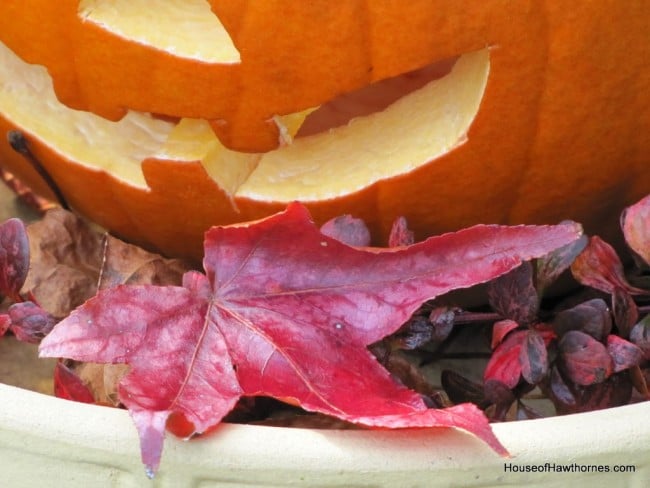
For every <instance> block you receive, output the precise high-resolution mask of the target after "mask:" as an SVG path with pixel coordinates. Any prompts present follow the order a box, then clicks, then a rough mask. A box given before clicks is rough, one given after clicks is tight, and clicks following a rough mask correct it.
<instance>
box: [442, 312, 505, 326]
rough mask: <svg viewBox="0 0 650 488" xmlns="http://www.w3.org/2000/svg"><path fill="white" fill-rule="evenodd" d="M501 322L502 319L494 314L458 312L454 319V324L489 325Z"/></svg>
mask: <svg viewBox="0 0 650 488" xmlns="http://www.w3.org/2000/svg"><path fill="white" fill-rule="evenodd" d="M499 320H503V317H502V316H501V315H499V314H498V313H494V312H460V313H459V314H457V315H456V317H454V324H455V325H460V324H476V323H489V322H497V321H499Z"/></svg>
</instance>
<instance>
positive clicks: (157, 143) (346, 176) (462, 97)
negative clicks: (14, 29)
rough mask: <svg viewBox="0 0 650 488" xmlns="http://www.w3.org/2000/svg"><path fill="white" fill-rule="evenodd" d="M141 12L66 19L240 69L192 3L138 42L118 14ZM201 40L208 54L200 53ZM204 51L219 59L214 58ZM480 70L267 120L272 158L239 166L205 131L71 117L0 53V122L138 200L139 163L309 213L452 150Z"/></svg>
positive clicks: (182, 124) (451, 71)
mask: <svg viewBox="0 0 650 488" xmlns="http://www.w3.org/2000/svg"><path fill="white" fill-rule="evenodd" d="M146 1H147V0H111V1H106V0H82V1H80V3H79V8H78V15H79V16H80V17H81V18H83V19H84V20H85V21H89V22H93V23H96V24H97V25H100V26H101V25H110V26H111V29H112V30H113V31H114V32H119V34H120V35H122V36H124V37H127V38H130V39H132V40H133V41H135V42H138V43H143V44H148V45H150V46H154V47H156V48H159V49H163V50H167V51H169V52H171V53H172V54H173V55H176V56H182V57H188V58H192V59H197V60H200V61H202V62H205V63H222V64H224V63H225V64H228V63H231V64H236V63H238V62H240V58H239V55H240V53H239V52H238V51H237V49H236V48H235V47H234V44H233V43H232V41H231V39H230V38H229V36H228V34H227V32H226V31H225V29H224V28H223V27H222V26H221V25H220V24H219V21H218V19H217V18H216V17H215V16H214V15H210V12H209V8H210V7H209V5H208V4H207V3H206V2H205V1H203V0H183V1H178V0H170V1H169V2H166V3H165V7H164V8H165V9H168V10H167V11H165V12H160V11H156V15H155V16H153V15H152V16H151V17H152V18H151V20H152V21H155V22H157V23H159V24H160V25H158V24H157V27H156V28H154V29H152V28H148V29H147V30H146V32H147V36H148V37H142V36H140V34H139V32H140V31H142V29H139V30H138V28H137V26H138V25H141V17H138V16H129V15H125V14H124V12H126V11H128V10H129V9H135V10H138V11H139V12H142V11H145V12H146ZM181 11H182V15H181V14H180V13H179V12H181ZM118 13H119V15H118ZM179 18H183V19H184V20H183V22H181V23H179V22H178V19H179ZM129 19H130V20H129ZM133 19H138V22H136V21H135V20H133ZM206 22H207V24H206ZM196 32H201V41H200V42H199V41H197V40H196V39H194V40H192V39H193V37H192V36H193V35H194V33H196ZM205 36H208V37H209V38H211V39H212V41H213V42H205V39H206V37H205ZM204 46H208V47H204ZM214 46H219V48H218V49H217V50H216V51H214ZM98 62H101V60H99V61H98ZM489 68H490V61H489V51H488V49H483V50H480V51H475V52H471V53H466V54H462V55H460V56H458V57H456V58H453V59H447V60H442V61H439V62H436V63H433V64H431V65H429V66H426V67H423V68H420V69H418V70H416V71H412V72H409V73H404V74H402V75H400V76H397V77H394V78H391V79H386V80H382V81H379V82H377V83H374V84H372V85H370V86H367V87H365V88H363V89H360V90H357V91H355V92H352V93H347V94H343V95H341V96H339V97H338V98H336V99H334V100H332V101H330V102H328V103H325V104H323V105H322V106H321V107H314V108H311V109H307V110H305V111H303V112H300V113H296V114H279V115H277V116H276V117H274V118H273V121H274V122H275V123H276V124H277V125H278V127H279V128H280V133H281V137H282V143H283V144H282V145H281V147H279V148H278V149H275V150H273V151H270V152H267V153H258V154H250V153H240V152H236V151H233V150H230V149H228V148H226V147H224V146H223V145H222V144H221V143H220V141H219V140H218V139H217V138H216V136H215V135H214V133H213V131H212V128H211V126H210V123H209V122H208V121H206V120H201V119H181V120H174V119H169V118H166V119H165V118H160V117H156V116H152V115H151V114H146V113H138V112H134V111H131V112H128V113H127V115H126V116H125V117H124V118H122V119H121V120H119V121H117V122H112V121H108V120H105V119H103V118H101V117H98V116H96V115H93V114H91V113H87V112H81V111H75V110H72V109H70V108H68V107H66V106H64V105H63V104H61V103H60V102H59V101H58V100H57V98H56V96H55V94H54V91H53V89H52V81H51V79H50V77H49V75H48V73H47V71H46V70H45V68H43V67H41V66H36V65H29V64H27V63H25V62H23V61H22V60H21V59H19V58H18V57H17V56H16V55H15V54H14V53H13V52H12V51H11V50H9V49H8V48H7V47H5V46H4V44H0V112H1V113H2V114H3V116H4V117H5V118H6V119H7V120H8V121H10V123H11V124H12V125H14V126H16V127H18V128H21V129H22V130H25V131H27V132H29V133H30V135H31V136H32V137H35V138H38V139H39V140H40V141H41V142H42V143H43V144H46V145H48V146H50V147H51V148H52V149H54V150H55V151H56V152H57V153H59V154H61V155H63V156H64V157H66V158H67V159H68V160H70V161H74V162H76V163H78V164H80V165H83V166H85V167H88V168H93V169H97V170H104V171H107V172H109V173H111V175H112V176H113V177H115V178H117V179H119V180H122V181H124V182H125V183H127V184H129V185H131V186H137V187H142V188H147V183H146V181H145V178H144V175H143V173H142V169H141V164H142V161H143V160H164V161H175V162H179V163H186V162H196V161H200V162H201V163H202V165H203V167H204V168H205V170H206V172H207V173H208V174H209V175H210V176H211V177H212V179H214V180H215V182H216V183H217V184H218V185H219V186H220V187H221V188H222V189H223V190H224V191H225V192H226V193H228V194H229V195H231V196H232V197H233V198H238V197H243V198H249V199H253V200H261V201H270V202H288V201H293V200H301V201H305V202H309V201H318V200H323V199H330V198H336V197H339V196H343V195H347V194H352V193H354V192H357V191H360V190H362V189H363V188H366V187H368V186H370V185H372V184H373V183H375V182H378V181H381V180H385V179H388V178H392V177H395V176H398V175H402V174H405V173H408V172H410V171H412V170H414V169H416V168H418V167H419V166H422V165H424V164H427V163H429V162H430V161H432V160H434V159H436V158H438V157H440V156H442V155H444V154H446V153H448V152H450V151H452V150H453V149H454V148H455V147H457V146H459V145H461V144H462V143H463V142H464V141H465V140H466V138H467V134H468V131H469V128H470V126H471V124H472V121H473V120H474V118H475V116H476V114H477V113H478V110H479V107H480V104H481V100H482V97H483V94H484V91H485V88H486V85H487V80H488V74H489ZM64 191H65V190H64Z"/></svg>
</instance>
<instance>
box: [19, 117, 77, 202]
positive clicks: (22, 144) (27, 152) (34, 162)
mask: <svg viewBox="0 0 650 488" xmlns="http://www.w3.org/2000/svg"><path fill="white" fill-rule="evenodd" d="M7 140H8V141H9V144H10V145H11V148H12V149H13V150H14V151H16V152H17V153H18V154H20V155H21V156H22V157H24V158H25V159H26V160H27V162H28V163H29V164H30V165H31V167H32V168H34V170H35V171H36V172H37V173H38V175H39V176H40V177H41V178H42V179H43V181H45V184H46V185H47V186H48V187H49V188H50V190H52V193H54V196H55V197H56V199H57V201H58V202H59V204H60V205H61V207H63V208H64V209H66V210H70V206H69V205H68V202H67V200H66V199H65V197H64V196H63V192H62V191H61V189H60V188H59V185H57V184H56V182H55V181H54V179H53V178H52V175H50V173H48V171H47V170H46V169H45V168H44V167H43V165H42V164H41V162H40V161H39V160H38V158H37V157H36V156H35V155H34V153H33V152H32V151H31V149H30V148H29V144H27V139H26V138H25V135H24V134H23V133H22V132H20V131H18V130H10V131H9V132H7Z"/></svg>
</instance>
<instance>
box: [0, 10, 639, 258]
mask: <svg viewBox="0 0 650 488" xmlns="http://www.w3.org/2000/svg"><path fill="white" fill-rule="evenodd" d="M649 17H650V8H649V7H648V5H647V3H646V2H643V1H631V2H619V1H616V0H601V1H598V2H595V1H592V2H573V3H571V4H570V5H569V4H566V2H553V1H510V0H507V1H506V0H497V1H493V2H462V1H442V0H441V1H431V0H419V1H418V0H413V1H410V2H403V1H401V0H366V1H352V0H351V1H349V2H338V3H336V5H334V4H333V3H332V2H329V1H327V0H314V1H310V2H287V1H286V0H265V1H264V2H256V1H252V0H251V1H246V0H209V1H206V0H159V1H154V0H61V1H58V2H52V1H49V0H28V1H22V2H18V1H14V0H3V2H2V3H1V4H0V131H3V132H6V131H9V130H16V129H17V130H20V131H22V132H23V133H24V134H25V136H26V138H27V140H28V141H29V144H30V148H31V150H32V152H33V153H34V155H35V156H36V157H37V158H38V159H39V161H40V162H41V164H42V165H43V166H44V168H45V169H46V171H47V172H48V173H49V174H50V175H51V177H52V179H53V180H54V181H56V183H57V185H58V186H59V187H60V189H61V191H62V193H63V194H64V195H65V197H66V199H67V200H68V202H69V203H70V204H71V206H72V207H74V208H75V209H77V210H78V211H79V212H80V213H82V214H84V215H86V216H87V217H89V218H90V219H92V220H94V221H96V222H98V223H99V224H101V225H103V226H104V227H106V228H108V229H110V230H112V231H113V232H115V233H116V234H118V235H121V236H122V237H125V238H127V239H129V240H131V241H133V242H136V243H139V244H141V245H146V246H147V247H152V248H157V249H158V250H161V251H163V252H165V253H167V254H173V255H178V256H190V257H199V256H200V255H201V244H202V235H203V232H204V231H205V230H206V229H207V228H208V227H210V226H211V225H215V224H228V223H233V222H238V221H244V220H251V219H256V218H260V217H263V216H266V215H269V214H271V213H273V212H276V211H278V210H280V209H282V208H283V207H284V206H285V205H286V204H287V203H289V202H291V201H294V200H299V201H301V202H303V203H305V204H306V205H307V206H308V207H309V208H310V210H311V212H312V214H313V215H314V217H315V219H316V220H317V221H324V220H325V219H328V218H330V217H332V216H335V215H340V214H343V213H352V214H354V215H356V216H358V217H361V218H363V219H364V220H365V221H366V222H367V223H368V224H369V225H370V227H371V230H373V231H374V232H375V233H376V234H377V235H383V236H385V235H386V234H387V233H388V231H389V229H390V226H391V223H392V222H393V220H394V219H395V218H396V217H398V216H400V215H404V216H406V217H407V219H408V221H409V225H410V226H411V228H412V229H413V230H414V231H415V232H416V235H417V236H418V237H424V235H428V234H432V233H437V232H442V231H447V230H452V229H457V228H460V227H464V226H468V225H471V224H474V223H478V222H483V223H493V222H494V223H497V222H498V223H555V222H557V221H559V220H562V219H565V218H572V219H575V220H578V221H581V222H583V223H584V224H585V227H586V229H587V231H588V232H601V233H603V234H604V236H605V237H609V236H610V235H611V233H610V231H611V230H612V229H613V228H614V224H615V223H616V216H617V215H618V213H619V212H620V210H621V209H622V207H623V206H624V205H626V204H628V203H630V202H632V201H634V200H636V199H638V198H640V197H641V196H643V195H644V194H646V193H648V192H650V165H649V164H648V163H649V161H648V159H649V158H648V154H650V135H649V134H650V130H649V129H650V111H649V110H648V107H649V106H650V70H648V68H647V63H648V59H650V43H648V42H647V34H648V33H647V25H648V19H649ZM0 164H2V165H4V166H6V167H7V168H9V170H10V171H12V172H14V173H16V174H17V175H18V176H19V177H20V178H22V179H24V180H25V181H26V182H28V183H29V184H30V185H31V186H32V187H34V188H35V189H36V190H37V191H39V192H42V193H44V194H49V195H51V193H50V192H49V189H48V188H47V186H46V185H45V184H44V182H43V181H42V179H41V178H40V177H39V176H38V174H37V173H36V172H35V171H34V170H33V169H32V168H31V167H30V166H29V165H28V164H27V163H26V162H25V161H24V159H23V158H22V157H21V156H20V155H18V154H16V153H15V152H14V151H12V150H11V149H10V147H9V144H7V143H5V142H2V143H0Z"/></svg>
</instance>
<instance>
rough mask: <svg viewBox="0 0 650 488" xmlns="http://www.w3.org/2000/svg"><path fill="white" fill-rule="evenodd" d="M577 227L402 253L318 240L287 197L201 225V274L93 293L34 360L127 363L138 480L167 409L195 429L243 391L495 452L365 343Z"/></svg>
mask: <svg viewBox="0 0 650 488" xmlns="http://www.w3.org/2000/svg"><path fill="white" fill-rule="evenodd" d="M580 234H581V229H580V227H579V226H578V225H577V224H566V225H559V226H546V227H526V226H519V227H499V226H476V227H472V228H470V229H466V230H463V231H459V232H456V233H452V234H446V235H443V236H440V237H434V238H430V239H428V240H426V241H424V242H421V243H418V244H414V245H411V246H408V247H403V248H396V249H383V250H379V249H370V248H354V247H350V246H348V245H345V244H343V243H341V242H339V241H337V240H335V239H332V238H330V237H327V236H325V235H324V234H322V233H321V232H320V231H319V230H318V229H317V228H316V227H315V226H314V224H313V222H311V220H310V216H309V214H308V212H307V210H306V209H305V208H304V207H303V206H301V205H299V204H292V205H290V206H289V207H288V208H287V210H286V211H285V212H283V213H280V214H277V215H275V216H272V217H269V218H267V219H264V220H260V221H257V222H254V223H249V224H241V225H235V226H228V227H215V228H213V229H212V230H210V231H208V233H207V234H206V238H205V259H204V268H205V271H206V274H205V275H203V274H200V273H197V272H190V273H188V274H187V275H186V277H185V280H184V284H183V286H181V287H175V286H165V287H160V286H151V285H139V286H127V285H122V286H118V287H116V288H111V289H107V290H103V291H100V292H99V294H98V295H97V296H96V297H95V298H93V299H91V300H89V301H88V302H86V303H85V304H84V305H82V306H81V307H79V308H78V309H77V310H76V311H75V312H73V313H72V314H71V315H70V316H69V317H68V318H66V319H65V320H63V321H62V322H60V323H59V324H58V325H57V326H56V327H55V328H54V330H53V331H52V332H51V333H50V334H49V335H48V336H47V337H46V338H45V339H44V340H43V342H42V343H41V346H40V354H41V356H48V357H65V358H71V359H75V360H79V361H89V362H111V363H128V364H129V365H130V366H131V371H130V373H129V374H128V375H127V376H126V377H124V378H123V380H122V382H121V384H120V398H121V401H122V402H123V403H124V404H125V405H126V407H127V408H128V409H129V411H130V413H131V415H132V417H133V419H134V421H135V424H136V427H137V429H138V432H139V435H140V440H141V448H142V457H143V462H144V463H145V465H146V466H147V469H148V472H149V474H153V472H154V471H155V470H156V469H157V467H158V463H159V460H160V454H161V451H162V443H163V435H164V429H165V423H166V421H167V419H168V418H169V416H170V415H171V414H172V413H173V414H174V415H178V414H181V415H183V416H184V417H185V418H187V419H188V420H189V421H190V422H191V423H192V424H194V427H195V429H196V431H197V432H204V431H206V430H207V429H208V428H210V427H211V426H213V425H215V424H217V423H219V422H220V421H221V419H222V418H223V417H224V416H225V415H226V414H227V413H228V412H229V411H230V410H231V409H232V408H233V406H234V405H235V403H236V402H237V400H238V399H239V398H240V397H241V396H244V395H246V396H253V395H265V396H271V397H275V398H278V399H281V400H284V401H288V402H291V403H294V404H299V405H300V406H302V407H303V408H304V409H307V410H310V411H317V412H322V413H325V414H329V415H333V416H336V417H339V418H341V419H344V420H347V421H351V422H355V423H358V424H363V425H367V426H380V427H390V428H400V427H457V428H460V429H463V430H465V431H469V432H471V433H473V434H475V435H477V436H478V437H480V438H481V439H483V440H484V441H485V442H487V443H488V444H489V445H490V446H491V447H492V448H493V449H495V450H496V451H498V452H499V453H502V454H505V453H506V451H505V449H504V448H503V446H502V445H501V444H500V443H499V441H498V440H497V439H496V437H495V436H494V434H493V433H492V431H491V429H490V427H489V424H488V422H487V420H486V418H485V416H484V415H483V413H482V412H481V411H480V410H479V409H478V408H477V407H476V406H474V405H473V404H462V405H458V406H455V407H452V408H448V409H444V410H438V409H428V408H427V407H426V405H425V403H424V401H423V400H422V398H421V396H420V395H419V394H418V393H416V392H414V391H412V390H409V389H408V388H406V387H405V386H403V385H401V384H399V383H397V382H396V381H395V380H394V379H393V378H392V377H391V376H390V374H389V373H388V372H387V371H386V370H385V369H383V368H382V367H381V366H380V364H379V363H378V362H377V360H376V359H375V358H374V356H372V354H371V353H370V352H369V351H368V349H367V348H366V346H367V345H369V344H372V343H374V342H376V341H378V340H380V339H382V338H383V337H385V336H387V335H389V334H391V333H393V332H395V331H396V330H397V329H399V328H400V326H401V325H402V324H403V323H404V322H405V321H406V320H407V319H408V318H409V317H410V316H411V315H412V314H413V312H414V311H415V310H416V309H417V308H418V307H419V306H420V305H421V304H422V302H424V301H426V300H428V299H431V298H433V297H436V296H438V295H441V294H443V293H446V292H448V291H450V290H452V289H456V288H463V287H469V286H472V285H474V284H477V283H482V282H485V281H488V280H490V279H493V278H494V277H496V276H499V275H501V274H503V273H505V272H507V271H509V270H511V269H513V268H515V267H516V266H518V265H519V264H521V262H522V261H523V260H527V259H531V258H534V257H539V256H542V255H544V254H545V253H547V252H549V251H551V250H553V249H556V248H558V247H560V246H562V245H565V244H567V243H569V242H572V241H574V240H575V239H577V238H578V237H579V236H580Z"/></svg>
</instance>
